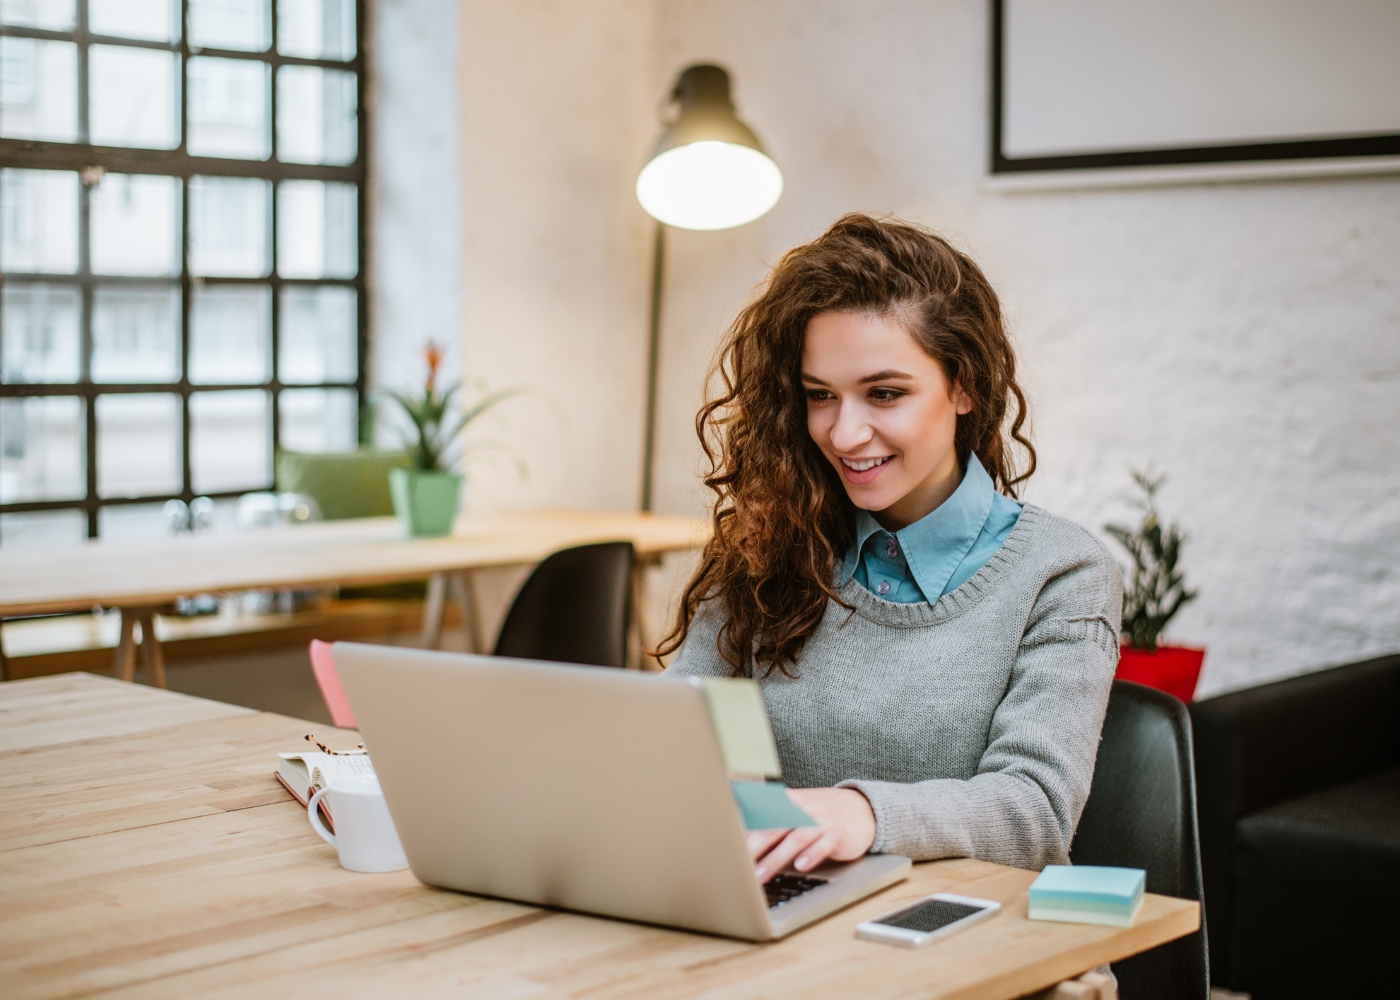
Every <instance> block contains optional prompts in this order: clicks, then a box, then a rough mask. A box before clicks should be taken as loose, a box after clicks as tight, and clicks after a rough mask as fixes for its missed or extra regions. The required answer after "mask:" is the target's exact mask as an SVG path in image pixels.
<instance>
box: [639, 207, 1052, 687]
mask: <svg viewBox="0 0 1400 1000" xmlns="http://www.w3.org/2000/svg"><path fill="white" fill-rule="evenodd" d="M830 311H853V312H854V311H859V312H872V313H876V314H879V315H882V316H893V317H895V318H896V319H898V320H899V321H900V322H901V323H903V324H904V326H905V327H906V328H907V329H908V330H909V332H910V333H911V334H912V335H913V337H914V339H915V340H916V341H917V342H918V344H919V346H920V347H922V348H923V349H924V350H925V351H927V352H928V354H929V355H930V356H931V357H932V358H934V359H935V360H936V361H938V362H939V363H940V364H941V365H942V366H943V370H944V373H945V374H946V376H947V378H948V381H949V384H950V385H957V386H960V387H961V388H962V390H963V392H964V393H966V395H967V397H968V399H969V400H971V402H972V410H971V412H969V413H967V414H965V415H960V416H959V417H958V422H957V429H956V431H955V435H954V446H955V447H956V449H957V453H958V459H959V461H960V462H962V463H963V465H964V467H965V466H966V462H967V458H968V455H969V454H970V453H973V452H975V453H976V454H977V457H978V459H979V460H980V461H981V462H982V465H983V466H984V467H985V468H986V470H987V472H988V474H989V475H990V476H991V477H992V480H993V482H994V483H995V484H996V486H997V488H998V489H1000V490H1002V491H1003V492H1005V493H1008V494H1010V495H1011V496H1013V497H1014V496H1016V493H1017V487H1018V485H1019V484H1021V483H1022V482H1024V481H1025V480H1026V479H1027V478H1029V476H1030V475H1031V473H1033V472H1034V471H1035V462H1036V459H1035V449H1034V448H1033V447H1032V446H1031V443H1030V441H1029V440H1028V438H1027V437H1026V436H1025V435H1024V434H1023V433H1022V428H1023V426H1024V425H1025V422H1026V414H1027V411H1026V397H1025V394H1024V393H1023V392H1022V391H1021V387H1020V386H1019V385H1018V384H1017V383H1016V357H1015V353H1014V352H1013V351H1012V348H1011V342H1010V340H1009V339H1008V338H1007V335H1006V329H1005V327H1004V326H1003V324H1002V318H1001V306H1000V304H999V302H998V301H997V296H996V292H994V291H993V290H992V286H991V284H990V283H989V282H988V281H987V278H986V276H985V275H984V274H983V273H982V271H981V269H980V268H978V266H977V265H976V264H975V263H973V261H972V259H971V258H969V257H968V256H967V255H966V254H964V253H962V252H960V251H959V250H957V249H956V248H955V247H953V246H952V245H951V244H950V243H949V242H948V241H947V240H945V239H944V238H943V237H941V236H939V235H938V234H936V233H934V232H932V231H930V230H928V229H925V228H923V227H921V226H916V225H912V224H910V223H907V222H900V221H896V220H893V219H877V218H874V217H872V216H869V215H864V214H861V213H852V214H850V215H846V216H843V217H842V218H841V219H839V220H838V221H837V222H836V224H835V225H833V226H832V227H831V228H830V229H828V230H827V231H826V232H825V233H823V234H822V235H821V236H819V237H818V238H817V239H815V240H813V241H812V242H810V243H807V244H805V245H803V246H800V247H797V248H795V249H793V250H789V251H788V252H787V253H786V254H784V255H783V257H782V259H781V260H779V261H778V264H777V266H776V267H774V268H773V271H772V273H771V274H770V275H769V277H768V280H767V282H766V283H765V284H764V285H762V286H760V288H759V290H758V293H757V295H756V297H755V298H754V299H753V300H752V301H750V302H749V304H748V305H747V306H745V307H744V309H743V310H742V311H741V312H740V313H739V315H738V317H737V318H735V320H734V322H733V324H732V325H731V326H730V328H729V332H728V334H727V336H726V338H725V340H724V342H723V344H722V345H721V348H720V351H719V353H718V355H717V359H716V361H715V363H714V366H713V367H712V369H711V371H710V374H709V384H711V385H715V384H718V387H719V389H720V391H719V392H718V394H717V395H713V396H712V397H711V398H710V399H709V400H708V401H707V402H706V403H705V405H704V406H703V407H701V409H700V412H699V414H698V415H697V416H696V418H695V430H696V433H697V434H699V436H700V443H701V446H702V447H703V448H704V451H705V456H706V459H707V461H708V463H709V471H708V473H707V474H706V476H705V479H704V482H705V485H706V486H708V487H709V488H710V489H711V490H713V491H714V493H715V502H714V509H713V514H712V518H713V534H712V536H711V538H710V541H709V543H708V544H707V545H706V546H705V549H704V552H703V554H702V557H701V562H700V567H699V569H698V570H697V571H696V573H695V576H694V577H693V578H692V579H691V581H690V583H689V585H688V586H687V587H686V589H685V593H684V595H683V597H682V600H681V606H680V612H679V615H678V617H677V620H676V624H675V626H674V627H673V628H672V630H671V632H670V633H669V634H668V635H667V636H666V637H665V639H663V640H662V642H661V645H660V647H659V649H658V650H657V651H656V655H666V654H668V653H673V652H675V651H676V650H677V649H679V648H680V646H681V643H682V642H683V641H684V640H685V636H686V633H687V632H688V631H689V630H690V625H691V622H692V621H694V619H695V616H696V614H697V613H698V612H699V610H700V606H701V605H702V604H703V603H704V602H705V601H707V600H711V599H713V598H722V599H723V601H724V605H725V611H726V612H727V614H728V620H727V621H726V622H725V624H724V625H723V627H722V628H721V630H720V632H719V638H718V643H719V652H720V654H721V655H722V656H723V657H724V658H725V660H727V661H728V662H729V663H730V664H731V665H732V666H733V668H734V672H735V674H736V675H740V676H765V675H767V674H768V673H771V672H772V671H773V670H775V669H776V670H779V671H781V672H783V673H784V674H790V672H789V666H792V665H795V664H796V662H797V659H798V657H799V656H800V655H801V653H802V648H803V646H804V645H805V643H806V641H807V639H808V637H809V636H811V635H812V633H813V632H814V631H816V628H817V625H818V624H820V622H821V620H822V616H823V615H824V614H825V613H826V607H827V602H828V600H835V601H836V602H837V603H838V604H842V606H845V604H844V602H842V601H841V599H840V597H839V596H838V595H837V593H836V589H835V588H836V580H835V567H836V564H837V562H838V561H839V560H840V559H841V558H842V556H843V555H844V553H845V552H846V550H847V548H848V547H849V546H850V545H851V543H852V541H853V538H854V522H855V518H854V514H855V507H854V505H853V504H852V503H851V501H850V500H849V499H848V497H847V496H846V491H845V488H844V487H843V486H842V485H841V481H840V479H839V478H838V477H837V475H836V471H835V470H834V469H833V468H832V467H831V465H830V463H829V462H828V461H827V460H826V458H825V457H823V455H822V453H821V451H820V449H819V448H818V447H817V445H816V443H815V442H814V441H813V440H812V438H811V436H810V435H809V434H808V432H807V403H806V394H805V392H804V390H803V386H802V380H801V359H802V342H803V337H804V336H805V333H806V330H807V323H808V321H809V320H811V319H812V317H814V316H816V315H817V314H818V313H823V312H830ZM1013 399H1014V400H1015V403H1016V409H1015V413H1014V416H1013V417H1012V418H1011V419H1010V421H1009V422H1008V419H1007V416H1008V414H1007V410H1008V407H1009V404H1010V401H1011V400H1013ZM1013 445H1020V446H1021V447H1022V448H1023V449H1024V450H1025V454H1026V462H1025V465H1024V468H1023V469H1022V468H1021V467H1020V466H1018V465H1017V464H1016V463H1015V462H1014V461H1013V459H1012V456H1011V449H1012V447H1013Z"/></svg>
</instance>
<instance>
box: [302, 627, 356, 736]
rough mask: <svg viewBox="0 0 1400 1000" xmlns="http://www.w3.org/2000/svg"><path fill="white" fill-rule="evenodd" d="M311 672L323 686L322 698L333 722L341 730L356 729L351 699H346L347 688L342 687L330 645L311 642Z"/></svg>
mask: <svg viewBox="0 0 1400 1000" xmlns="http://www.w3.org/2000/svg"><path fill="white" fill-rule="evenodd" d="M311 671H312V673H314V674H315V675H316V683H317V684H319V685H320V686H321V697H322V698H324V699H326V708H328V709H330V712H331V721H332V722H334V723H335V724H336V725H337V726H339V727H340V728H341V729H354V728H355V713H354V712H352V711H350V699H349V698H347V697H345V688H343V687H341V685H340V674H338V673H336V670H335V660H334V659H332V658H331V644H330V643H328V642H322V641H321V640H320V639H312V640H311Z"/></svg>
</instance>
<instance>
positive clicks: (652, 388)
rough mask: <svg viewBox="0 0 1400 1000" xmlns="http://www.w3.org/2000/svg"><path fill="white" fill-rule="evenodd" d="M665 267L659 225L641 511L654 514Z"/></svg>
mask: <svg viewBox="0 0 1400 1000" xmlns="http://www.w3.org/2000/svg"><path fill="white" fill-rule="evenodd" d="M665 266H666V225H665V223H662V222H658V223H657V224H656V243H655V249H654V250H653V251H652V258H651V329H650V331H649V337H648V340H647V400H646V427H645V430H644V431H643V434H642V511H643V512H647V511H650V510H651V499H652V498H651V481H652V476H653V466H654V465H655V464H656V374H657V367H658V365H659V363H660V355H661V277H662V274H663V273H664V271H665Z"/></svg>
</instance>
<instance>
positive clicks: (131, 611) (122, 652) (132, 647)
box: [112, 608, 140, 683]
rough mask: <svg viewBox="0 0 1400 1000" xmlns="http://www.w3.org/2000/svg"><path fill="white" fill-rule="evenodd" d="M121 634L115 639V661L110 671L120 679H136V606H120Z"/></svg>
mask: <svg viewBox="0 0 1400 1000" xmlns="http://www.w3.org/2000/svg"><path fill="white" fill-rule="evenodd" d="M121 615H122V635H121V638H120V639H119V640H118V641H117V657H116V662H115V663H114V664H113V666H112V673H113V674H114V675H116V677H117V678H119V679H120V680H124V681H127V682H128V683H130V682H131V681H134V680H136V635H135V631H136V620H137V618H138V617H139V615H140V611H139V609H137V608H122V609H121Z"/></svg>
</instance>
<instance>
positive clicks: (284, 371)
mask: <svg viewBox="0 0 1400 1000" xmlns="http://www.w3.org/2000/svg"><path fill="white" fill-rule="evenodd" d="M355 320H356V315H355V290H354V289H353V288H298V287H296V286H290V287H287V288H283V289H282V335H281V337H280V338H278V348H277V377H278V378H279V379H280V380H281V381H283V382H287V383H290V384H293V385H295V384H297V383H301V384H306V383H316V382H353V381H355V375H356V374H357V372H358V368H359V365H358V364H357V362H356V354H357V352H356V350H355V346H356V342H357V340H358V338H357V337H356V325H357V324H356V322H355Z"/></svg>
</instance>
